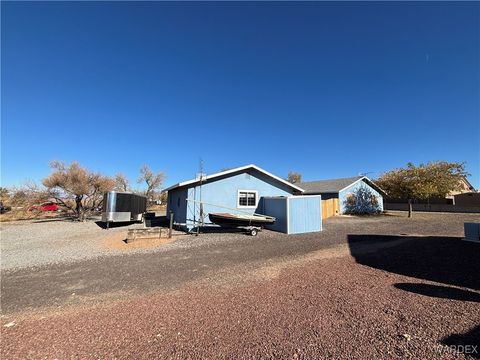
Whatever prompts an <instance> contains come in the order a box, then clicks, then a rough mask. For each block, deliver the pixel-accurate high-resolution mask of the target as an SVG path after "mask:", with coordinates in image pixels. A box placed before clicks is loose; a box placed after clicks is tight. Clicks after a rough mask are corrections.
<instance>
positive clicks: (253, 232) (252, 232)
mask: <svg viewBox="0 0 480 360" xmlns="http://www.w3.org/2000/svg"><path fill="white" fill-rule="evenodd" d="M257 233H258V231H257V229H252V230H250V235H252V236H257Z"/></svg>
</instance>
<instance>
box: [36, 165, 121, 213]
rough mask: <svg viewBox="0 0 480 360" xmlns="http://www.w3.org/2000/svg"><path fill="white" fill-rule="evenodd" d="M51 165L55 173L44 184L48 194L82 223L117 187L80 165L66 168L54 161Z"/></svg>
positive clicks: (109, 179) (111, 181) (109, 180)
mask: <svg viewBox="0 0 480 360" xmlns="http://www.w3.org/2000/svg"><path fill="white" fill-rule="evenodd" d="M50 166H51V168H52V169H53V172H52V173H51V174H50V175H49V176H48V177H46V178H45V179H43V181H42V183H43V185H44V186H45V187H46V188H47V191H48V195H49V196H50V197H51V198H54V199H55V200H56V201H57V203H58V204H60V205H61V206H63V207H65V208H67V209H69V210H71V211H72V212H73V213H74V214H75V217H76V218H77V219H78V220H80V221H85V219H86V217H87V216H88V214H89V213H90V212H91V211H93V210H95V209H97V208H98V207H99V206H100V205H101V204H102V201H103V193H104V192H107V191H111V190H112V189H113V188H114V186H115V181H114V180H113V179H111V178H109V177H107V176H103V175H101V174H100V173H97V172H91V171H89V170H87V169H86V168H84V167H81V166H80V165H79V164H78V163H77V162H72V163H71V164H70V165H68V166H66V165H65V164H64V163H63V162H60V161H53V162H51V163H50Z"/></svg>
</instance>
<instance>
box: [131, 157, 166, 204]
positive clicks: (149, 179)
mask: <svg viewBox="0 0 480 360" xmlns="http://www.w3.org/2000/svg"><path fill="white" fill-rule="evenodd" d="M164 179H165V174H164V173H163V172H161V171H160V172H158V173H156V174H155V173H154V172H153V171H152V170H151V169H150V167H149V166H148V165H143V166H142V167H141V168H140V176H139V177H138V180H137V182H138V183H139V184H140V183H143V182H144V183H145V184H146V185H147V188H146V190H145V196H146V197H147V199H148V200H150V199H151V198H152V197H153V195H154V193H155V191H156V190H158V189H159V188H160V186H162V183H163V180H164Z"/></svg>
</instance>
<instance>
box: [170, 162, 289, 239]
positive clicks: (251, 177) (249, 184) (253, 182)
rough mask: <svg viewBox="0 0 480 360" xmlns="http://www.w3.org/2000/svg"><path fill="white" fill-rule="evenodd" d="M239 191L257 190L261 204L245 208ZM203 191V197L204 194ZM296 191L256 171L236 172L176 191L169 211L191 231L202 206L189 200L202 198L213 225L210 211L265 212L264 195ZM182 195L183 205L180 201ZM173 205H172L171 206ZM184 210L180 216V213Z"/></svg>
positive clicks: (283, 194)
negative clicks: (238, 199) (178, 202)
mask: <svg viewBox="0 0 480 360" xmlns="http://www.w3.org/2000/svg"><path fill="white" fill-rule="evenodd" d="M238 190H253V191H257V206H256V207H252V208H243V207H238V206H237V196H238ZM200 192H201V197H200ZM293 192H294V190H293V189H292V188H290V187H289V186H287V185H285V184H282V183H280V182H278V181H275V180H274V179H272V178H271V177H269V176H266V175H264V174H263V173H260V172H258V171H256V170H248V171H245V172H242V173H239V174H236V175H230V176H226V177H224V178H220V179H215V180H214V181H210V182H208V181H207V182H206V183H204V184H202V187H201V188H200V186H198V185H197V186H191V187H188V188H185V189H180V190H177V189H175V190H172V191H170V192H169V195H168V196H169V197H170V196H171V195H170V193H172V204H170V199H169V200H168V204H169V207H168V211H171V210H173V211H174V213H175V216H174V220H175V222H176V223H179V225H182V226H185V227H186V228H187V229H188V230H190V229H192V228H194V227H195V226H196V225H197V224H198V223H199V221H200V205H199V203H196V202H193V201H187V198H188V199H191V200H196V201H200V199H201V200H202V203H203V204H204V206H203V213H204V224H205V225H208V224H210V220H209V219H208V213H210V212H212V213H218V212H237V213H243V214H253V213H260V214H261V213H263V201H262V200H261V198H262V197H268V196H290V195H291V194H292V193H293ZM179 198H180V203H181V205H180V206H178V204H177V203H176V201H178V199H179ZM170 206H171V208H170ZM177 212H178V213H181V214H179V215H178V216H177V214H176V213H177Z"/></svg>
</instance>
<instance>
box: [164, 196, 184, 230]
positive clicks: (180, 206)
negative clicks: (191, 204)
mask: <svg viewBox="0 0 480 360" xmlns="http://www.w3.org/2000/svg"><path fill="white" fill-rule="evenodd" d="M170 213H173V221H174V222H175V224H180V225H185V224H186V222H187V217H186V215H187V189H185V188H184V189H175V190H172V191H169V192H168V199H167V217H168V218H170Z"/></svg>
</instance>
